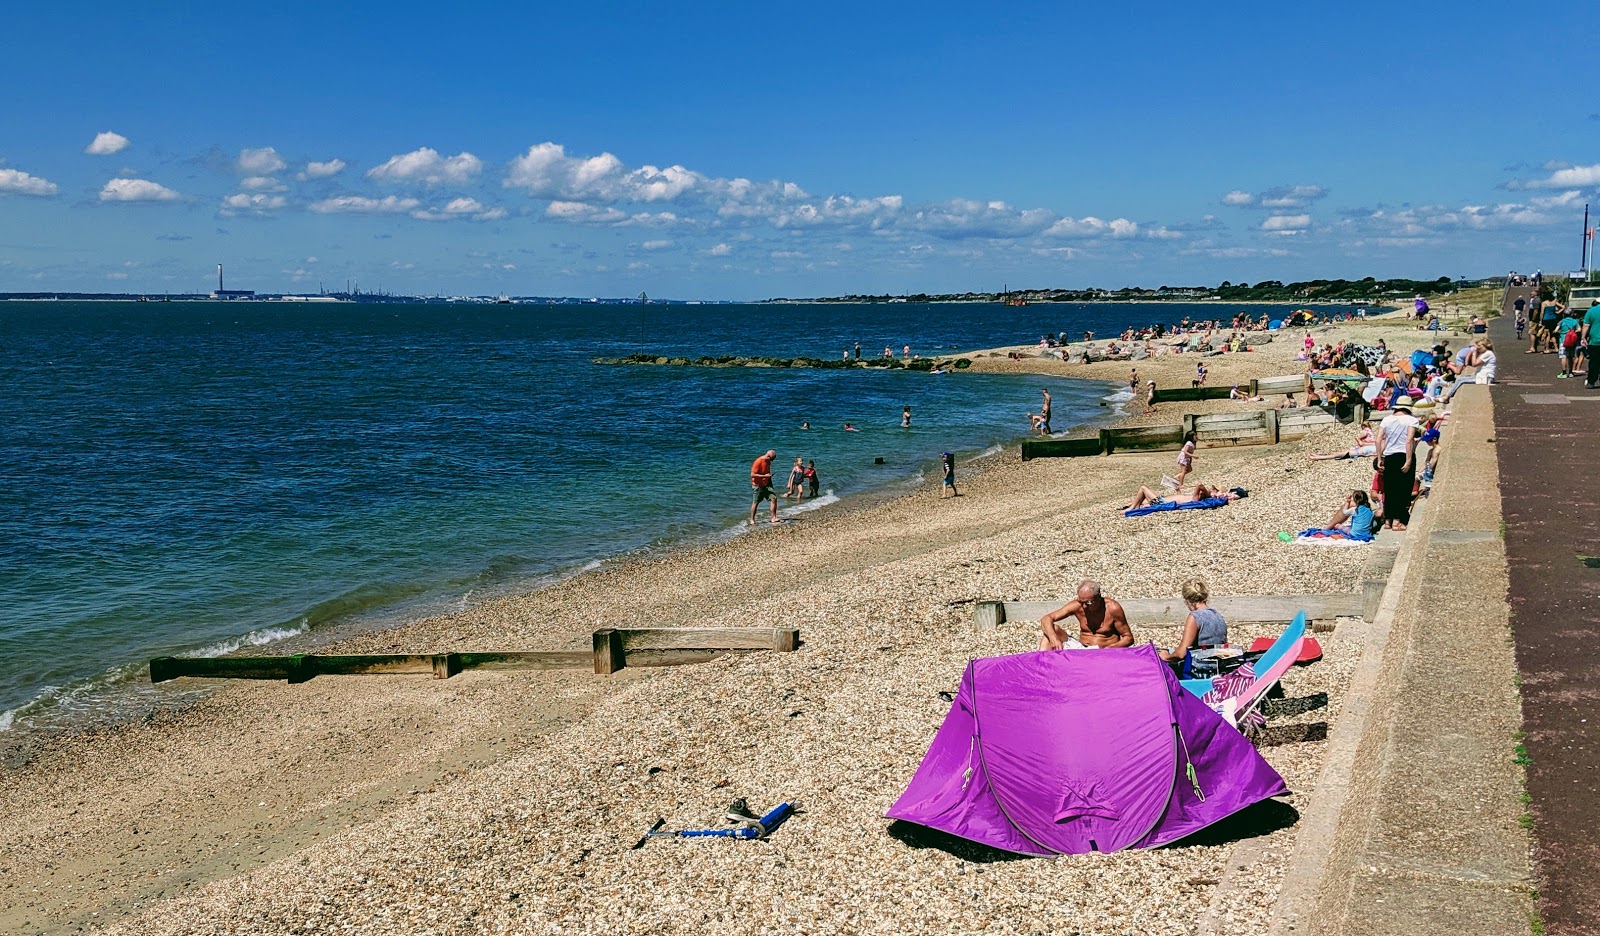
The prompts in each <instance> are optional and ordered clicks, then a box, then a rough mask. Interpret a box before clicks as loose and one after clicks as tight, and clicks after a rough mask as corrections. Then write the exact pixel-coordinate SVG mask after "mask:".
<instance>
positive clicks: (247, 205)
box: [219, 192, 288, 217]
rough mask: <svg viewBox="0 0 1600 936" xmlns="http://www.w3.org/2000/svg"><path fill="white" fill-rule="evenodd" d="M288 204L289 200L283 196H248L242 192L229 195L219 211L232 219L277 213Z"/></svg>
mask: <svg viewBox="0 0 1600 936" xmlns="http://www.w3.org/2000/svg"><path fill="white" fill-rule="evenodd" d="M286 204H288V199H285V198H284V197H283V196H282V195H247V194H245V193H243V192H240V193H239V194H237V195H229V196H228V197H227V198H224V199H223V200H222V207H221V208H220V209H219V210H220V211H221V212H222V214H224V215H226V216H229V217H232V216H233V215H238V214H265V213H266V212H269V211H276V210H278V209H279V208H282V207H283V206H284V205H286Z"/></svg>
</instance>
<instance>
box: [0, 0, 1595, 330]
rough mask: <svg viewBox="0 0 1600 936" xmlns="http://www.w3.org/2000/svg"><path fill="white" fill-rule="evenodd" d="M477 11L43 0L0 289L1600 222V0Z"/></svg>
mask: <svg viewBox="0 0 1600 936" xmlns="http://www.w3.org/2000/svg"><path fill="white" fill-rule="evenodd" d="M462 6H463V7H465V8H450V7H448V6H446V5H438V4H428V3H419V2H415V0H396V2H389V3H384V4H327V3H320V4H310V3H302V2H298V0H288V2H283V3H279V4H273V5H269V6H268V7H257V6H254V5H237V6H235V5H232V4H221V5H201V4H174V3H161V2H154V3H150V4H143V5H138V6H136V7H130V6H128V5H126V4H120V3H118V4H111V3H83V2H72V0H65V2H60V3H52V4H42V3H35V4H18V5H15V6H14V7H13V8H12V9H9V10H8V11H7V12H6V14H5V16H4V19H5V22H6V27H5V28H6V32H7V34H8V41H7V43H6V44H5V55H4V56H0V83H3V86H4V87H5V88H7V89H8V93H7V101H6V106H5V107H4V108H0V292H35V291H51V290H60V291H106V292H134V293H160V292H198V291H205V290H209V289H211V288H213V287H214V285H215V269H216V264H218V263H222V264H224V265H225V267H226V270H227V278H228V284H227V285H228V287H229V288H233V289H254V290H257V291H262V292H298V293H315V292H317V291H318V290H319V288H323V287H326V288H327V289H328V290H329V291H333V290H342V289H344V288H345V286H346V284H347V283H354V284H359V286H360V288H361V289H363V290H366V291H375V290H379V289H382V290H387V291H389V292H392V293H404V294H413V295H499V294H508V295H530V296H534V295H537V296H633V295H637V294H639V293H640V292H648V293H649V294H650V296H651V297H653V298H683V299H762V298H769V297H775V296H792V297H799V296H829V295H843V294H850V293H873V294H877V293H894V294H911V293H918V292H929V293H943V292H964V291H969V290H971V291H994V290H999V289H1002V288H1004V287H1006V286H1009V287H1011V288H1014V289H1015V288H1054V287H1060V288H1085V287H1113V288H1114V287H1118V286H1123V285H1140V286H1151V287H1154V286H1160V285H1185V284H1215V283H1218V282H1221V281H1223V280H1230V281H1232V282H1235V283H1237V282H1257V281H1260V280H1263V279H1278V280H1283V281H1291V280H1300V279H1310V278H1317V277H1352V278H1359V277H1362V276H1367V275H1372V276H1377V277H1380V278H1381V277H1391V276H1402V277H1415V278H1427V279H1432V278H1435V277H1438V276H1451V277H1457V276H1467V277H1474V278H1475V277H1480V276H1489V275H1494V274H1497V273H1503V272H1505V271H1506V270H1508V269H1517V270H1527V271H1532V270H1534V269H1544V270H1570V269H1574V268H1576V267H1577V266H1578V264H1579V260H1580V257H1579V248H1580V243H1581V241H1580V236H1581V230H1582V218H1583V205H1584V203H1585V202H1590V203H1592V204H1593V210H1596V211H1600V46H1597V45H1596V44H1595V43H1594V42H1593V38H1592V37H1593V36H1594V35H1596V34H1597V28H1596V22H1595V21H1596V14H1595V12H1594V9H1593V7H1592V6H1591V5H1589V4H1587V3H1575V2H1567V0H1554V2H1549V3H1544V4H1540V5H1539V7H1538V12H1539V17H1540V18H1539V19H1538V20H1536V21H1535V20H1532V19H1527V18H1520V17H1521V14H1516V15H1515V16H1513V14H1512V13H1511V12H1509V10H1510V8H1507V7H1504V6H1503V5H1488V4H1482V3H1473V2H1470V0H1469V2H1466V3H1451V4H1444V3H1432V2H1428V3H1413V4H1384V5H1381V6H1380V5H1378V4H1374V3H1366V2H1355V3H1344V4H1338V5H1329V4H1304V5H1294V4H1281V3H1275V4H1266V3H1243V4H1232V5H1201V4H1181V5H1179V4H1159V3H1142V4H1063V3H1038V4H1034V3H1024V2H1013V3H1008V4H1003V5H984V4H970V3H963V4H954V3H939V2H929V3H919V4H898V3H878V4H866V3H854V4H844V3H830V2H818V3H812V4H807V5H804V6H797V7H792V8H781V9H780V8H762V7H759V5H757V6H751V5H749V4H732V3H721V2H697V3H694V4H685V5H644V4H622V3H610V2H604V0H599V2H586V3H583V4H562V5H554V4H546V3H530V4H517V5H513V4H466V5H462ZM985 6H995V7H998V8H999V9H984V8H983V7H985Z"/></svg>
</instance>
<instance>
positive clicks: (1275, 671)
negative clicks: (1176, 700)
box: [1183, 611, 1306, 728]
mask: <svg viewBox="0 0 1600 936" xmlns="http://www.w3.org/2000/svg"><path fill="white" fill-rule="evenodd" d="M1305 640H1306V613H1305V612H1304V611H1301V612H1300V613H1299V614H1297V615H1295V618H1294V622H1293V623H1292V624H1290V625H1289V627H1288V629H1287V630H1285V631H1284V632H1283V635H1282V636H1280V637H1279V638H1278V639H1277V640H1275V641H1273V642H1272V646H1270V647H1268V648H1267V652H1266V653H1263V654H1262V655H1261V658H1260V659H1259V660H1257V661H1256V662H1255V664H1254V666H1253V667H1252V669H1253V671H1254V673H1255V678H1254V679H1250V680H1249V681H1245V680H1239V679H1235V680H1230V679H1228V678H1227V677H1218V680H1219V681H1220V682H1221V683H1222V685H1221V686H1218V685H1217V684H1216V683H1214V682H1213V681H1212V680H1210V679H1185V680H1183V688H1185V689H1187V690H1189V692H1191V693H1193V694H1194V695H1197V696H1199V697H1200V698H1201V700H1202V701H1205V702H1206V703H1207V704H1209V705H1210V706H1211V707H1212V709H1214V710H1215V711H1216V713H1217V714H1218V715H1221V716H1222V717H1223V719H1224V720H1226V721H1227V722H1228V724H1230V725H1232V726H1234V727H1235V728H1238V727H1239V726H1240V725H1241V724H1243V723H1244V721H1245V720H1246V719H1247V718H1249V717H1250V715H1251V714H1252V713H1253V712H1255V710H1256V707H1257V706H1258V705H1260V704H1261V700H1262V699H1264V698H1266V697H1267V692H1268V691H1269V690H1270V689H1271V688H1272V687H1273V685H1274V684H1276V683H1277V682H1278V680H1280V679H1282V678H1283V674H1285V673H1287V672H1289V668H1290V667H1292V666H1294V664H1295V661H1296V660H1298V659H1299V658H1300V650H1301V647H1302V646H1303V645H1304V644H1305ZM1230 689H1232V690H1234V691H1229V690H1230ZM1213 690H1220V691H1218V692H1215V693H1213ZM1208 696H1209V698H1208Z"/></svg>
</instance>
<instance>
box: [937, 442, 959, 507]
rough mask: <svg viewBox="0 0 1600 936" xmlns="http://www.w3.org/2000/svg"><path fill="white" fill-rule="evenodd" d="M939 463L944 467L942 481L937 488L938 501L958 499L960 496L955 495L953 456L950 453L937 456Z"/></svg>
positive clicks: (954, 461) (954, 463)
mask: <svg viewBox="0 0 1600 936" xmlns="http://www.w3.org/2000/svg"><path fill="white" fill-rule="evenodd" d="M939 463H940V464H941V465H942V466H943V467H944V481H943V483H942V484H941V485H940V488H939V499H940V500H943V499H944V498H945V497H947V496H948V497H960V496H961V495H960V494H957V493H956V457H955V455H953V454H952V453H950V452H944V453H942V454H941V455H940V456H939ZM947 491H948V492H949V493H948V494H946V493H945V492H947Z"/></svg>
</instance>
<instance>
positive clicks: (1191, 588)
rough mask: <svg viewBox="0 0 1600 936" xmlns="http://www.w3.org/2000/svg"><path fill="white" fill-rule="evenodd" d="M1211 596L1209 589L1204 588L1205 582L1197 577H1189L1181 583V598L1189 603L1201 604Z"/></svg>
mask: <svg viewBox="0 0 1600 936" xmlns="http://www.w3.org/2000/svg"><path fill="white" fill-rule="evenodd" d="M1210 597H1211V591H1210V590H1209V589H1207V588H1206V583H1205V582H1202V581H1200V580H1199V579H1190V580H1189V581H1187V582H1184V583H1183V600H1184V601H1187V602H1189V603H1190V604H1202V603H1204V602H1205V601H1206V599H1208V598H1210Z"/></svg>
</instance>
